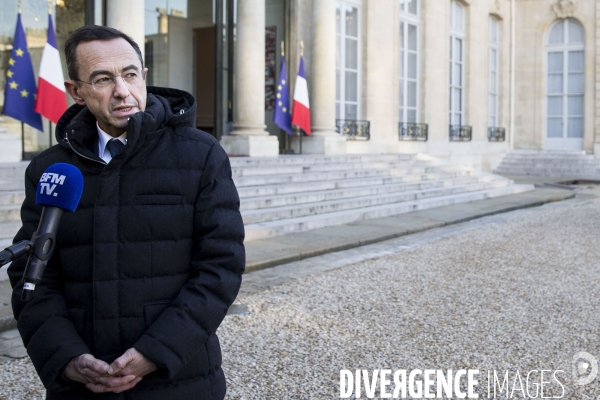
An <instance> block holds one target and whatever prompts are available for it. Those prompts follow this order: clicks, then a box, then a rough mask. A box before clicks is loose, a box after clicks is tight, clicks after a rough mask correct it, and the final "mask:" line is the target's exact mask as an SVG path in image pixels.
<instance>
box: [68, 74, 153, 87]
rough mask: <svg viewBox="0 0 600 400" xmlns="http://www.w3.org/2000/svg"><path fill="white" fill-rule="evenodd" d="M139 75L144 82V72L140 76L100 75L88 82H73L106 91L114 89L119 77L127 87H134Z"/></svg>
mask: <svg viewBox="0 0 600 400" xmlns="http://www.w3.org/2000/svg"><path fill="white" fill-rule="evenodd" d="M140 75H141V77H142V80H145V79H146V70H143V71H142V72H141V73H140V74H138V73H137V72H127V73H126V74H123V75H100V76H98V77H96V78H94V79H92V80H91V81H90V82H86V81H82V80H79V79H75V80H76V81H77V82H82V83H87V84H88V85H91V86H92V87H93V88H94V89H96V90H108V89H114V88H115V85H116V84H117V82H116V79H117V77H120V78H121V79H123V82H125V83H127V84H128V85H135V84H136V83H138V80H139V78H140Z"/></svg>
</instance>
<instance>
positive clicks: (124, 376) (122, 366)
mask: <svg viewBox="0 0 600 400" xmlns="http://www.w3.org/2000/svg"><path fill="white" fill-rule="evenodd" d="M155 370H156V365H155V364H154V363H153V362H152V361H150V360H148V359H147V358H146V357H144V355H143V354H142V353H140V352H139V351H137V350H136V349H134V348H133V347H132V348H130V349H129V350H127V351H126V352H125V354H123V355H122V356H121V357H119V358H117V359H116V360H115V361H113V362H112V364H110V366H108V368H107V370H106V374H105V375H104V376H99V377H98V378H97V379H96V381H95V382H91V383H88V384H87V385H86V386H87V388H88V389H90V390H91V391H92V392H94V393H102V392H115V393H119V392H122V391H124V390H128V389H131V388H132V387H134V386H135V385H137V383H138V382H139V381H141V380H142V377H144V376H145V375H148V374H149V373H150V372H153V371H155ZM107 375H108V376H107Z"/></svg>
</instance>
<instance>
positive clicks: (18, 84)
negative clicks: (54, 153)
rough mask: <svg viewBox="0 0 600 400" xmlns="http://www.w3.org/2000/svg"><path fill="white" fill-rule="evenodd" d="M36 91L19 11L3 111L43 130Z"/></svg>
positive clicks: (7, 75) (9, 61)
mask: <svg viewBox="0 0 600 400" xmlns="http://www.w3.org/2000/svg"><path fill="white" fill-rule="evenodd" d="M36 93H37V88H36V85H35V75H34V73H33V64H32V63H31V56H30V54H29V50H28V49H27V39H26V38H25V31H24V30H23V25H22V24H21V14H20V13H19V14H18V15H17V29H16V30H15V39H14V40H13V49H12V52H11V54H10V58H9V59H8V71H7V73H6V88H5V90H4V110H3V111H2V113H3V114H4V115H7V116H9V117H13V118H14V119H17V120H19V121H21V122H24V123H26V124H27V125H31V126H32V127H34V128H35V129H39V130H40V131H43V130H44V128H43V126H42V116H41V115H40V114H38V113H36V112H35V111H34V105H35V96H36Z"/></svg>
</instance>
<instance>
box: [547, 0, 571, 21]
mask: <svg viewBox="0 0 600 400" xmlns="http://www.w3.org/2000/svg"><path fill="white" fill-rule="evenodd" d="M576 6H577V4H576V3H575V0H558V1H557V2H556V3H554V4H553V5H552V11H554V14H556V16H557V17H558V18H563V19H564V18H569V17H572V16H573V13H574V12H575V7H576Z"/></svg>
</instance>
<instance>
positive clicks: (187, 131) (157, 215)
mask: <svg viewBox="0 0 600 400" xmlns="http://www.w3.org/2000/svg"><path fill="white" fill-rule="evenodd" d="M65 52H66V55H67V63H68V68H69V76H70V78H71V80H69V81H66V82H65V86H66V87H67V90H68V92H69V93H70V94H71V96H72V97H73V99H74V100H75V102H76V103H77V104H75V105H74V106H72V107H71V108H69V110H67V112H65V114H64V115H63V116H62V118H61V119H60V121H59V123H58V124H57V127H56V137H57V140H58V145H56V146H54V147H52V148H50V149H48V150H47V151H44V152H43V153H41V154H40V155H39V156H37V157H35V158H34V159H33V160H32V161H31V164H30V165H29V167H28V169H27V173H26V177H25V184H26V199H25V201H24V203H23V207H22V212H21V216H22V220H23V227H22V228H21V230H20V231H19V233H18V234H17V236H16V237H15V241H19V240H23V239H29V238H31V236H32V234H33V233H34V231H35V230H36V228H37V224H38V222H39V219H40V213H41V207H39V206H37V205H36V204H35V194H36V186H37V183H38V181H39V179H40V177H41V175H42V173H43V172H44V171H45V169H46V168H47V167H48V166H50V165H52V164H54V163H58V162H63V163H69V164H72V165H74V166H76V167H77V168H79V169H80V170H81V172H82V173H83V177H84V190H83V195H82V198H81V201H80V203H79V206H78V208H77V210H76V211H75V212H74V213H65V214H64V216H63V217H62V220H61V222H60V226H59V229H58V233H57V247H56V250H55V252H54V254H53V256H52V258H51V259H50V261H49V263H48V266H47V268H46V271H45V273H44V276H43V279H42V282H41V283H40V284H38V285H37V287H36V289H35V293H34V296H33V299H32V300H30V301H29V302H22V301H21V300H20V294H21V289H22V285H23V284H22V281H21V278H22V275H23V270H24V268H25V261H26V260H25V259H19V260H17V261H15V262H13V264H12V265H11V266H10V268H9V270H8V273H9V276H10V280H11V283H12V285H13V288H14V289H13V290H14V291H13V299H12V302H13V310H14V314H15V318H16V319H17V320H18V328H19V332H20V333H21V336H22V338H23V342H24V344H25V346H26V347H27V352H28V353H29V356H30V357H31V360H32V361H33V364H34V366H35V368H36V370H37V372H38V374H39V376H40V378H41V380H42V382H43V384H44V386H45V387H46V388H47V399H96V398H102V399H143V400H164V399H173V400H175V399H177V400H179V399H182V400H188V399H211V400H216V399H219V400H221V399H223V398H224V396H225V376H224V374H223V371H222V370H221V350H220V347H219V341H218V339H217V336H216V335H215V332H216V330H217V327H218V326H219V324H220V323H221V322H222V320H223V318H224V317H225V314H226V312H227V309H228V308H229V306H230V305H231V303H232V302H233V301H234V299H235V297H236V295H237V293H238V290H239V286H240V284H241V276H242V273H243V270H244V265H245V254H244V245H243V240H244V227H243V224H242V219H241V216H240V213H239V197H238V194H237V191H236V188H235V186H234V183H233V180H232V178H231V167H230V165H229V160H228V158H227V155H226V154H225V152H224V151H223V149H222V148H221V146H220V145H219V143H218V142H217V141H216V140H215V139H214V138H213V137H212V136H210V135H208V134H206V133H204V132H201V131H199V130H197V129H195V128H194V122H195V109H196V103H195V100H194V98H193V97H192V96H191V95H190V94H188V93H186V92H183V91H180V90H174V89H164V88H155V87H148V88H146V86H145V74H146V69H144V67H143V60H142V57H141V53H140V50H139V48H138V46H137V44H135V42H133V41H132V40H131V38H129V37H128V36H126V35H124V34H123V33H121V32H119V31H117V30H114V29H112V28H106V27H99V26H85V27H82V28H80V29H78V30H77V31H75V32H74V33H73V34H72V35H71V37H70V38H69V40H68V41H67V44H66V46H65ZM111 138H117V139H116V140H119V141H120V142H121V143H126V144H125V145H124V146H122V145H120V144H119V145H118V146H117V150H116V151H114V146H112V147H111V146H108V147H106V144H107V142H108V143H110V140H109V139H111ZM121 147H122V148H121Z"/></svg>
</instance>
